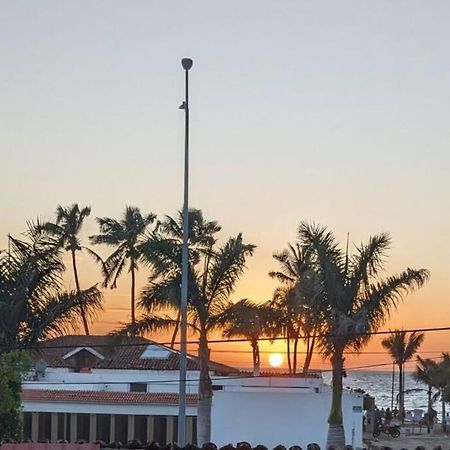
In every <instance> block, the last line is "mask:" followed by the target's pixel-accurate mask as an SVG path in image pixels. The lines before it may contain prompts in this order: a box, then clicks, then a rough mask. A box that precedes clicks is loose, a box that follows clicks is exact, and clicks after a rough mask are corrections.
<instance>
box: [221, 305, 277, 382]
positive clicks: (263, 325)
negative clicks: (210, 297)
mask: <svg viewBox="0 0 450 450" xmlns="http://www.w3.org/2000/svg"><path fill="white" fill-rule="evenodd" d="M275 320H276V315H275V311H274V310H273V309H272V307H271V306H270V304H268V303H265V304H263V305H256V304H254V303H252V302H250V301H249V300H247V299H243V300H240V301H238V302H236V303H235V304H232V305H230V306H229V307H228V308H227V309H226V310H225V311H224V312H223V314H222V317H219V319H218V321H217V322H218V324H219V325H220V326H221V328H222V336H223V337H225V338H227V339H232V338H245V339H247V340H248V341H249V342H250V345H251V346H252V359H253V375H254V376H259V375H260V373H261V359H260V354H259V339H260V338H261V337H263V336H265V335H267V334H270V333H271V332H272V329H273V328H272V327H271V323H272V322H274V321H275Z"/></svg>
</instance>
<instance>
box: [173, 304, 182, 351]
mask: <svg viewBox="0 0 450 450" xmlns="http://www.w3.org/2000/svg"><path fill="white" fill-rule="evenodd" d="M180 319H181V311H178V314H177V323H176V324H175V328H174V330H173V333H172V339H171V340H170V348H173V347H174V346H175V339H176V338H177V334H178V328H179V327H180Z"/></svg>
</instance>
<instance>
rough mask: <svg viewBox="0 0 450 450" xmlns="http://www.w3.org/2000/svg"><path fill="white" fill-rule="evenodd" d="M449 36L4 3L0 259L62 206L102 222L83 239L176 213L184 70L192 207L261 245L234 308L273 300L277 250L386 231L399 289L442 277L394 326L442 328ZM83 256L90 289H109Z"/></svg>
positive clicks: (267, 18) (449, 162) (401, 9)
mask: <svg viewBox="0 0 450 450" xmlns="http://www.w3.org/2000/svg"><path fill="white" fill-rule="evenodd" d="M449 20H450V3H448V2H447V1H438V0H435V1H430V2H420V1H395V2H392V1H383V0H381V1H377V2H360V1H356V0H355V1H341V2H333V1H315V2H307V1H298V0H297V1H288V0H286V1H283V2H276V1H265V0H260V1H258V2H256V1H249V2H242V1H233V0H228V1H227V2H211V1H207V0H204V1H201V0H194V1H190V2H183V1H172V2H162V1H151V0H146V1H138V0H135V1H132V2H129V1H110V0H108V1H101V0H97V1H95V2H88V1H65V2H60V1H57V0H41V1H39V2H29V1H22V0H1V1H0V98H1V102H0V123H1V124H2V125H1V132H0V163H1V177H0V190H1V192H2V193H3V195H2V196H1V197H0V207H1V211H2V214H1V221H0V248H5V247H6V243H7V238H6V236H7V234H8V233H12V234H13V235H19V233H20V232H21V231H23V230H24V229H25V225H26V220H28V219H32V218H35V217H38V216H39V217H41V218H44V219H50V218H51V217H52V214H53V212H54V210H55V209H56V206H57V205H58V204H61V205H70V204H72V203H74V202H77V203H79V204H80V205H91V206H92V211H93V212H92V217H90V218H89V220H88V221H87V222H86V226H85V228H84V230H83V238H84V239H85V241H86V238H87V236H89V235H90V234H93V233H95V232H96V225H95V221H94V217H97V216H101V217H104V216H108V217H119V216H120V214H121V213H122V211H123V210H124V207H125V205H136V206H139V207H140V208H141V210H142V211H143V212H150V211H151V212H154V213H156V214H158V215H160V216H163V215H165V214H174V213H175V212H176V211H177V210H178V209H179V208H180V207H181V204H182V181H183V136H184V135H183V126H184V116H183V113H182V111H180V110H179V109H178V107H179V105H180V103H181V101H182V99H183V95H184V85H183V82H184V79H183V72H182V68H181V65H180V59H181V58H182V57H191V58H193V60H194V66H193V68H192V70H191V72H190V94H191V97H190V111H191V172H190V202H191V205H192V206H194V207H198V208H201V209H202V210H203V212H204V215H205V216H206V217H207V218H208V219H215V220H218V221H219V223H220V224H221V225H222V227H223V231H222V238H223V239H225V238H226V237H228V236H231V235H235V234H237V233H238V232H242V233H243V235H244V239H245V240H246V241H247V242H250V243H253V244H255V245H257V251H256V253H255V256H254V257H253V258H252V259H251V260H250V261H249V264H248V270H247V272H246V274H245V276H244V277H243V279H242V280H241V283H240V284H239V287H238V290H237V291H236V292H235V294H234V295H233V298H234V299H239V298H243V297H246V298H250V299H253V300H255V301H258V302H259V301H263V300H266V299H268V298H270V296H271V294H272V291H273V289H274V288H275V287H276V284H275V283H274V281H273V280H270V279H269V278H268V276H267V273H268V271H269V270H273V269H274V268H276V264H275V261H273V259H272V254H273V252H274V251H279V250H281V249H283V248H285V246H286V244H287V243H288V242H294V241H295V238H296V229H297V226H298V224H299V223H300V221H302V220H307V221H315V222H318V223H321V224H323V225H327V226H328V227H330V229H332V230H333V231H334V232H335V233H336V236H337V238H338V239H339V241H340V242H342V243H344V242H345V239H346V235H347V233H349V234H350V243H351V248H354V246H355V245H358V244H359V243H360V242H361V241H364V240H366V239H367V238H368V236H370V235H372V234H374V233H377V232H380V231H387V232H389V233H391V236H392V239H393V245H392V249H391V251H390V255H391V256H390V258H389V261H388V264H387V270H388V272H389V273H395V272H398V271H400V270H403V269H404V268H406V267H415V268H421V267H424V268H427V269H429V270H430V272H431V280H430V282H429V283H428V284H427V285H426V286H425V287H424V288H423V289H422V290H421V291H420V292H418V293H415V294H414V295H411V296H409V297H408V298H407V299H406V300H405V302H404V304H403V305H401V306H400V307H399V308H398V311H397V313H396V314H395V315H393V317H392V320H391V321H390V322H389V323H387V324H386V326H385V328H386V329H388V328H393V327H405V328H414V327H416V328H417V327H432V326H446V325H448V317H449V316H450V302H449V301H448V300H449V291H450V287H449V283H448V277H449V270H450V267H449V265H450V264H449V253H450V244H449V241H448V231H449V230H450V197H449V187H450V182H449V170H450V152H449V151H448V148H447V147H448V144H449V142H450V128H449V126H448V122H449V117H450V59H449V58H448V55H449V54H450V28H449V27H448V23H449ZM100 251H101V252H102V251H103V252H105V253H104V254H105V255H106V254H107V253H106V251H105V250H100ZM79 258H80V268H81V273H80V277H81V281H82V284H84V285H85V286H87V285H90V284H92V283H94V282H96V281H98V279H99V277H100V274H99V272H98V269H97V268H96V267H95V266H94V265H93V264H92V262H90V261H88V260H87V256H80V257H79ZM144 279H145V276H144V274H141V276H140V282H141V283H142V282H143V281H144ZM68 283H69V284H70V280H68ZM128 289H129V280H128V279H127V277H124V278H123V279H122V280H121V282H120V284H119V288H118V289H117V290H115V291H108V292H105V298H106V303H105V313H104V314H102V316H101V318H99V320H98V321H97V322H96V323H95V324H94V329H95V331H96V332H99V333H101V332H105V331H107V330H110V329H111V328H113V327H115V326H116V325H117V323H118V322H119V321H123V320H124V316H126V314H127V313H128ZM448 338H449V333H434V334H431V333H430V334H428V335H427V337H426V341H425V344H424V345H423V351H430V352H431V351H441V350H450V348H449V347H448V344H447V343H448ZM222 345H223V344H222ZM277 345H279V346H281V344H277ZM226 348H227V349H228V348H231V347H226ZM239 348H240V349H243V350H245V349H247V347H246V346H245V345H242V346H241V347H239ZM276 348H277V349H281V347H279V348H278V347H276ZM266 350H270V349H269V346H267V348H266ZM368 350H373V351H379V350H380V347H379V344H378V343H377V342H376V340H374V342H373V343H372V344H371V345H370V346H369V348H368ZM430 354H431V353H430ZM213 356H214V357H215V358H216V359H220V360H223V361H226V362H229V363H230V362H236V361H238V359H239V358H242V359H239V363H242V364H244V365H245V364H247V363H248V364H250V356H249V354H246V355H243V356H242V357H239V356H238V354H237V353H233V354H231V355H228V354H227V353H219V352H217V353H216V354H214V353H213ZM265 358H266V357H265V356H264V357H263V363H264V361H265ZM348 361H349V364H350V362H351V363H352V364H354V365H355V366H356V365H360V364H370V363H384V362H388V361H389V358H388V357H387V355H379V354H377V355H361V356H360V357H359V358H355V357H353V356H351V357H350V356H349V359H348ZM316 364H320V362H319V361H317V362H316Z"/></svg>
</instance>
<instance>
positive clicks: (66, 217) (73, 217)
mask: <svg viewBox="0 0 450 450" xmlns="http://www.w3.org/2000/svg"><path fill="white" fill-rule="evenodd" d="M90 213H91V208H90V207H89V206H86V207H84V208H81V209H80V207H79V206H78V204H77V203H75V204H73V205H72V206H69V207H65V208H64V207H62V206H61V205H59V206H58V208H57V209H56V221H55V222H54V223H53V222H47V223H45V224H44V225H43V226H42V230H45V231H47V232H48V233H50V234H51V235H52V236H54V237H55V238H56V239H57V243H58V245H59V246H61V247H62V248H64V249H65V250H67V251H68V252H70V255H71V258H72V269H73V276H74V279H75V287H76V291H77V293H78V294H79V293H80V292H81V289H80V281H79V278H78V269H77V263H76V252H79V251H81V250H83V249H84V250H86V251H87V252H89V253H90V254H91V255H93V256H94V257H95V258H96V259H97V260H100V257H99V256H98V255H97V254H96V253H95V252H93V251H92V250H90V249H89V248H87V247H82V245H81V242H80V238H79V234H80V231H81V228H82V226H83V222H84V219H85V218H86V217H88V216H89V214H90ZM80 315H81V320H82V322H83V327H84V332H85V333H86V335H89V325H88V320H87V314H86V312H85V311H84V310H83V309H81V310H80Z"/></svg>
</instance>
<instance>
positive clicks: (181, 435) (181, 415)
mask: <svg viewBox="0 0 450 450" xmlns="http://www.w3.org/2000/svg"><path fill="white" fill-rule="evenodd" d="M181 64H182V66H183V69H184V71H185V82H186V96H185V101H184V103H183V105H182V109H184V118H185V125H184V203H183V250H182V256H181V304H180V310H181V314H180V318H181V325H180V338H181V346H180V390H179V402H178V406H179V410H178V445H179V446H180V447H184V446H185V445H186V360H187V358H186V340H187V302H188V269H189V260H188V255H189V253H188V252H189V249H188V231H189V222H188V218H189V203H188V201H189V69H190V68H191V67H192V60H191V59H187V58H185V59H183V60H182V61H181Z"/></svg>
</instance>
